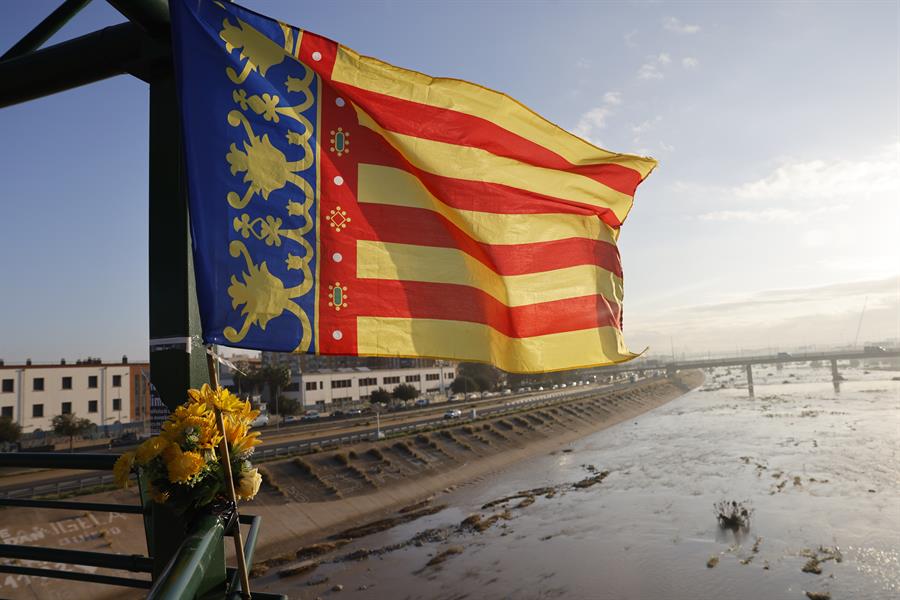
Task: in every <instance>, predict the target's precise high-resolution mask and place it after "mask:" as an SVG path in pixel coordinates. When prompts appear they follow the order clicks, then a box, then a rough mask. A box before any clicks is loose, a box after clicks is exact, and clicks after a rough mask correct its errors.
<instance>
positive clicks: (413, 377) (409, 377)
mask: <svg viewBox="0 0 900 600" xmlns="http://www.w3.org/2000/svg"><path fill="white" fill-rule="evenodd" d="M421 380H422V376H421V375H407V376H406V383H412V382H414V381H421Z"/></svg>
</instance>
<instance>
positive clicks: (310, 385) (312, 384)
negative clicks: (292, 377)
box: [306, 381, 319, 392]
mask: <svg viewBox="0 0 900 600" xmlns="http://www.w3.org/2000/svg"><path fill="white" fill-rule="evenodd" d="M317 389H319V383H318V382H317V381H307V382H306V391H307V392H314V391H316V390H317Z"/></svg>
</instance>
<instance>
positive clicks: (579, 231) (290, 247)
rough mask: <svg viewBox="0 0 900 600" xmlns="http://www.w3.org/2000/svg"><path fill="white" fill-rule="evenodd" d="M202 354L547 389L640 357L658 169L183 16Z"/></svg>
mask: <svg viewBox="0 0 900 600" xmlns="http://www.w3.org/2000/svg"><path fill="white" fill-rule="evenodd" d="M172 34H173V48H174V56H175V67H176V75H177V84H178V91H179V97H180V104H181V115H182V128H183V137H184V149H185V155H186V164H187V177H188V192H189V199H190V200H189V206H190V217H191V233H192V236H193V252H194V270H195V276H196V280H197V295H198V301H199V305H200V313H201V320H202V326H203V336H204V340H205V341H206V342H207V343H210V344H222V345H226V346H233V347H240V348H251V349H259V350H272V351H291V352H304V353H316V354H337V355H358V356H404V357H430V358H449V359H456V360H466V361H479V362H488V363H491V364H493V365H495V366H497V367H500V368H502V369H505V370H507V371H511V372H542V371H553V370H561V369H570V368H576V367H586V366H596V365H604V364H611V363H615V362H621V361H624V360H628V359H630V358H632V357H633V356H634V355H633V354H632V353H630V352H629V351H628V350H627V349H626V346H625V343H624V340H623V337H622V298H623V292H622V269H621V263H620V258H619V252H618V249H617V247H616V239H617V237H618V230H619V227H620V226H621V224H622V222H623V221H624V220H625V217H626V216H627V215H628V212H629V210H630V209H631V206H632V200H633V196H634V192H635V188H636V187H637V186H638V184H639V183H640V182H641V181H642V180H643V179H644V178H645V177H646V176H647V175H648V174H649V173H650V171H651V170H652V169H653V167H654V166H655V165H656V162H655V161H654V160H653V159H650V158H644V157H638V156H632V155H627V154H618V153H613V152H609V151H606V150H602V149H600V148H597V147H596V146H594V145H592V144H590V143H588V142H586V141H585V140H582V139H580V138H578V137H577V136H575V135H572V134H570V133H568V132H566V131H564V130H563V129H561V128H559V127H557V126H556V125H553V124H552V123H550V122H549V121H547V120H545V119H543V118H542V117H540V116H538V115H537V114H536V113H534V112H532V111H531V110H529V109H528V108H526V107H525V106H523V105H522V104H520V103H518V102H516V101H515V100H513V99H512V98H510V97H508V96H506V95H504V94H501V93H499V92H495V91H493V90H490V89H487V88H484V87H481V86H479V85H475V84H472V83H468V82H465V81H460V80H456V79H441V78H432V77H429V76H427V75H424V74H422V73H418V72H415V71H409V70H406V69H401V68H398V67H395V66H393V65H390V64H387V63H385V62H382V61H380V60H377V59H374V58H370V57H366V56H362V55H360V54H358V53H356V52H354V51H353V50H351V49H350V48H348V47H346V46H342V45H340V44H337V43H335V42H333V41H331V40H329V39H326V38H324V37H322V36H319V35H316V34H314V33H311V32H309V31H304V30H301V29H298V28H296V27H292V26H290V25H286V24H284V23H280V22H278V21H275V20H273V19H269V18H267V17H264V16H262V15H259V14H256V13H254V12H252V11H249V10H247V9H244V8H242V7H240V6H238V5H235V4H232V3H230V2H214V1H206V0H176V1H174V2H172Z"/></svg>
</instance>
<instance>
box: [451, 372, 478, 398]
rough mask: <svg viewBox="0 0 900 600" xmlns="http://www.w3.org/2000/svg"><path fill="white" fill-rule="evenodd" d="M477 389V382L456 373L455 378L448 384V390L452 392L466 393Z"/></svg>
mask: <svg viewBox="0 0 900 600" xmlns="http://www.w3.org/2000/svg"><path fill="white" fill-rule="evenodd" d="M478 389H479V388H478V384H477V383H476V382H475V380H474V379H472V378H471V377H467V376H465V375H457V376H456V379H454V380H453V382H452V383H451V384H450V391H451V392H453V393H454V394H468V393H469V392H474V391H477V390H478Z"/></svg>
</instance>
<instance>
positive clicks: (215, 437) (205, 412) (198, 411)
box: [160, 402, 222, 449]
mask: <svg viewBox="0 0 900 600" xmlns="http://www.w3.org/2000/svg"><path fill="white" fill-rule="evenodd" d="M160 435H161V436H162V437H163V438H165V439H166V440H168V441H169V442H171V443H173V444H178V445H179V446H182V445H183V446H186V447H192V446H195V445H196V446H198V447H200V448H202V449H211V448H215V447H216V445H217V444H218V443H219V441H220V440H221V439H222V436H221V435H219V431H218V428H217V427H216V417H215V415H214V414H213V412H212V410H211V409H209V407H207V406H206V405H205V404H202V403H193V402H189V403H188V404H182V405H181V406H179V407H178V408H176V409H175V412H174V413H172V414H171V415H170V416H169V418H168V419H167V420H166V422H165V423H163V426H162V433H161V434H160Z"/></svg>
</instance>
